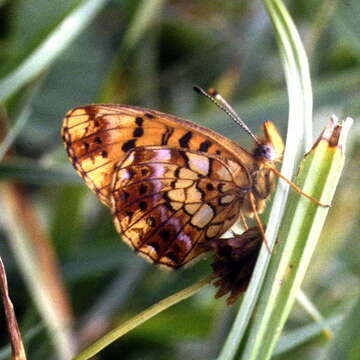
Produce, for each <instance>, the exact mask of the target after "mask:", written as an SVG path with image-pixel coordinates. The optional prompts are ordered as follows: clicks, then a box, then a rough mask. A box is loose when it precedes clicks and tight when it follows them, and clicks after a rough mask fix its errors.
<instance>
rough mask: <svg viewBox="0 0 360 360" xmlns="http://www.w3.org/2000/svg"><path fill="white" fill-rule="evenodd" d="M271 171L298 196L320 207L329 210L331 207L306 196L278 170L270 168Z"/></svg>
mask: <svg viewBox="0 0 360 360" xmlns="http://www.w3.org/2000/svg"><path fill="white" fill-rule="evenodd" d="M270 169H271V171H273V173H274V174H275V175H276V176H278V177H279V178H280V179H282V180H284V181H285V182H286V183H287V184H289V185H290V186H291V187H292V188H293V189H294V190H295V191H296V192H298V193H299V194H300V195H302V196H304V197H306V198H307V199H309V200H311V201H312V202H314V203H315V204H317V205H319V206H322V207H326V208H329V207H331V205H329V204H323V203H321V202H320V201H319V200H318V199H315V198H314V197H312V196H310V195H308V194H306V193H305V192H303V191H302V190H301V189H300V188H299V187H298V186H297V185H296V184H294V183H293V182H292V181H290V180H289V179H287V178H286V177H285V176H284V175H283V174H282V173H281V172H280V171H279V170H278V169H276V168H274V167H270Z"/></svg>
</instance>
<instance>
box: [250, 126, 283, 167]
mask: <svg viewBox="0 0 360 360" xmlns="http://www.w3.org/2000/svg"><path fill="white" fill-rule="evenodd" d="M263 131H264V138H262V139H258V142H257V144H256V147H255V149H254V150H253V155H254V157H255V158H256V159H258V160H259V161H266V162H278V161H280V160H281V158H282V154H283V152H284V143H283V141H282V138H281V136H280V134H279V132H278V130H277V129H276V127H275V125H274V124H273V123H272V122H271V121H265V122H264V124H263Z"/></svg>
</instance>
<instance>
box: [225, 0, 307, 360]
mask: <svg viewBox="0 0 360 360" xmlns="http://www.w3.org/2000/svg"><path fill="white" fill-rule="evenodd" d="M264 3H265V5H266V7H267V10H268V13H269V15H270V17H271V20H272V22H273V26H274V30H275V34H276V36H277V39H278V45H279V48H280V53H281V59H282V62H283V66H284V70H285V75H286V83H287V90H288V95H289V123H288V132H287V144H290V146H286V150H285V154H284V161H283V165H282V168H281V172H282V174H284V175H285V176H286V177H287V178H291V175H292V173H293V171H294V167H295V163H296V160H297V159H298V158H299V157H300V154H302V153H303V152H304V148H305V147H304V141H303V139H304V134H305V132H306V138H308V139H309V138H311V121H312V89H311V81H310V73H309V66H308V62H307V58H306V54H305V50H304V48H303V46H302V43H301V40H300V38H299V35H298V33H297V30H296V28H295V25H294V24H293V22H292V20H291V18H290V15H289V14H288V13H287V10H286V8H285V7H284V6H283V4H282V2H281V1H277V0H265V1H264ZM306 143H307V144H308V143H309V142H308V141H306ZM287 193H288V187H287V186H286V185H284V184H283V183H279V186H278V189H277V191H276V193H275V196H274V201H273V205H272V207H271V212H270V216H269V221H268V226H267V230H266V234H267V239H268V242H269V244H270V246H273V244H274V242H275V239H276V236H277V232H278V229H279V226H280V222H281V218H282V214H283V212H284V208H285V202H286V199H287ZM269 259H270V256H269V253H268V251H267V249H266V248H265V247H263V249H262V250H261V252H260V256H259V259H258V262H257V265H256V267H255V270H254V274H253V277H252V281H251V283H250V286H249V288H248V290H247V291H246V294H245V296H244V299H243V302H242V305H241V308H240V310H239V313H238V315H237V317H236V319H235V322H234V324H233V327H232V330H231V331H230V333H229V335H228V338H227V340H226V342H225V344H224V347H223V349H222V351H221V353H220V355H219V357H218V360H229V359H232V358H233V357H234V356H235V354H236V351H237V349H238V347H239V344H240V342H241V341H242V338H243V335H244V333H245V331H246V328H247V325H248V322H249V320H250V317H251V315H252V311H253V309H254V307H255V304H256V301H257V297H258V295H259V293H260V289H261V286H262V282H263V280H264V276H265V273H266V269H267V266H268V263H269Z"/></svg>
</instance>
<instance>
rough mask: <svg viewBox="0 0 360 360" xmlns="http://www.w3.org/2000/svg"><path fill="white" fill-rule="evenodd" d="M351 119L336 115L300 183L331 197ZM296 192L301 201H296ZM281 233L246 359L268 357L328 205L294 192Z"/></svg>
mask: <svg viewBox="0 0 360 360" xmlns="http://www.w3.org/2000/svg"><path fill="white" fill-rule="evenodd" d="M351 124H352V119H350V118H348V119H347V120H346V121H345V122H344V124H343V125H338V124H337V123H336V120H335V119H334V118H333V119H331V121H330V122H329V124H328V126H327V127H326V129H325V130H324V132H323V133H322V135H321V137H320V138H319V140H318V141H317V142H316V144H315V146H314V147H313V149H312V150H311V152H310V153H309V154H308V155H307V156H306V158H305V159H304V160H303V162H302V164H301V169H300V172H299V176H298V178H297V183H298V184H299V185H300V187H301V188H302V189H303V190H304V191H305V192H306V193H308V194H311V195H312V196H314V197H315V198H318V199H320V201H322V202H324V203H330V202H331V200H332V198H333V196H334V193H335V189H336V186H337V184H338V181H339V179H340V175H341V172H342V169H343V166H344V154H343V150H344V145H345V139H346V136H347V134H348V132H349V128H350V126H351ZM296 198H297V199H298V201H296ZM287 210H288V211H287V212H286V215H285V216H284V218H283V225H282V228H281V231H280V233H279V239H280V248H279V249H278V251H276V253H275V254H274V256H273V257H272V259H271V262H270V266H269V271H268V273H267V275H266V281H265V286H264V288H263V289H262V293H261V295H260V297H259V302H258V304H257V307H256V316H255V317H254V321H253V322H252V323H251V326H250V329H249V336H248V341H247V343H246V346H245V349H244V352H243V353H242V357H241V359H247V360H255V359H264V360H265V359H269V358H270V357H271V354H272V352H273V350H274V347H275V345H276V343H277V341H278V338H279V337H280V334H281V330H282V328H283V326H284V324H285V321H286V319H287V317H288V315H289V313H290V310H291V308H292V305H293V303H294V300H295V297H296V293H297V291H298V290H299V288H300V285H301V282H302V280H303V278H304V276H305V272H306V270H307V267H308V265H309V263H310V259H311V256H312V254H313V251H314V249H315V246H316V243H317V240H318V238H319V236H320V232H321V229H322V227H323V224H324V222H325V218H326V215H327V212H328V209H326V208H321V207H319V206H317V205H316V204H314V203H312V202H310V201H308V200H307V199H305V198H299V195H298V194H296V193H292V194H291V195H290V205H289V207H288V209H287Z"/></svg>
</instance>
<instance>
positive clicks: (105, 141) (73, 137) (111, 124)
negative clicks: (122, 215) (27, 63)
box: [62, 105, 252, 206]
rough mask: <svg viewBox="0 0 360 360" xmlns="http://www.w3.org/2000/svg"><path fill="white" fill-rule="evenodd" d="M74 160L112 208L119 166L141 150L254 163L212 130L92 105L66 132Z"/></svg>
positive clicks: (70, 120) (73, 116)
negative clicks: (150, 148) (183, 151)
mask: <svg viewBox="0 0 360 360" xmlns="http://www.w3.org/2000/svg"><path fill="white" fill-rule="evenodd" d="M62 134H63V139H64V142H65V145H66V149H67V152H68V155H69V158H70V160H71V161H72V163H73V165H74V167H75V169H76V170H77V172H78V173H79V175H80V176H81V177H82V178H83V179H84V180H85V182H86V183H87V185H88V186H89V187H90V189H91V190H93V191H94V192H95V193H96V194H97V195H98V197H99V199H100V200H101V201H102V202H103V203H105V204H106V205H108V206H109V204H110V202H109V188H110V184H111V181H112V176H113V175H112V174H113V172H114V167H115V166H116V164H117V163H118V162H120V161H122V160H123V159H124V157H125V156H126V155H127V153H128V152H129V151H130V150H131V149H133V148H136V147H143V146H153V145H161V146H172V147H174V148H186V149H190V150H195V151H199V152H205V153H208V154H212V155H218V156H221V157H224V158H232V159H234V160H236V159H238V161H239V159H240V161H241V162H242V163H246V162H251V161H252V157H251V154H249V153H248V152H247V151H246V150H244V149H242V148H241V147H240V146H238V145H237V144H236V143H234V142H233V141H231V140H230V139H228V138H225V137H223V136H221V135H219V134H217V133H215V132H213V131H211V130H209V129H206V128H204V127H201V126H198V125H195V124H193V123H191V122H189V121H187V120H184V119H180V118H177V117H175V116H171V115H167V114H164V113H161V112H158V111H154V110H149V109H144V108H137V107H133V106H121V105H88V106H84V107H78V108H75V109H73V110H71V111H69V112H68V113H67V115H66V117H65V120H64V125H63V129H62Z"/></svg>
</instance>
